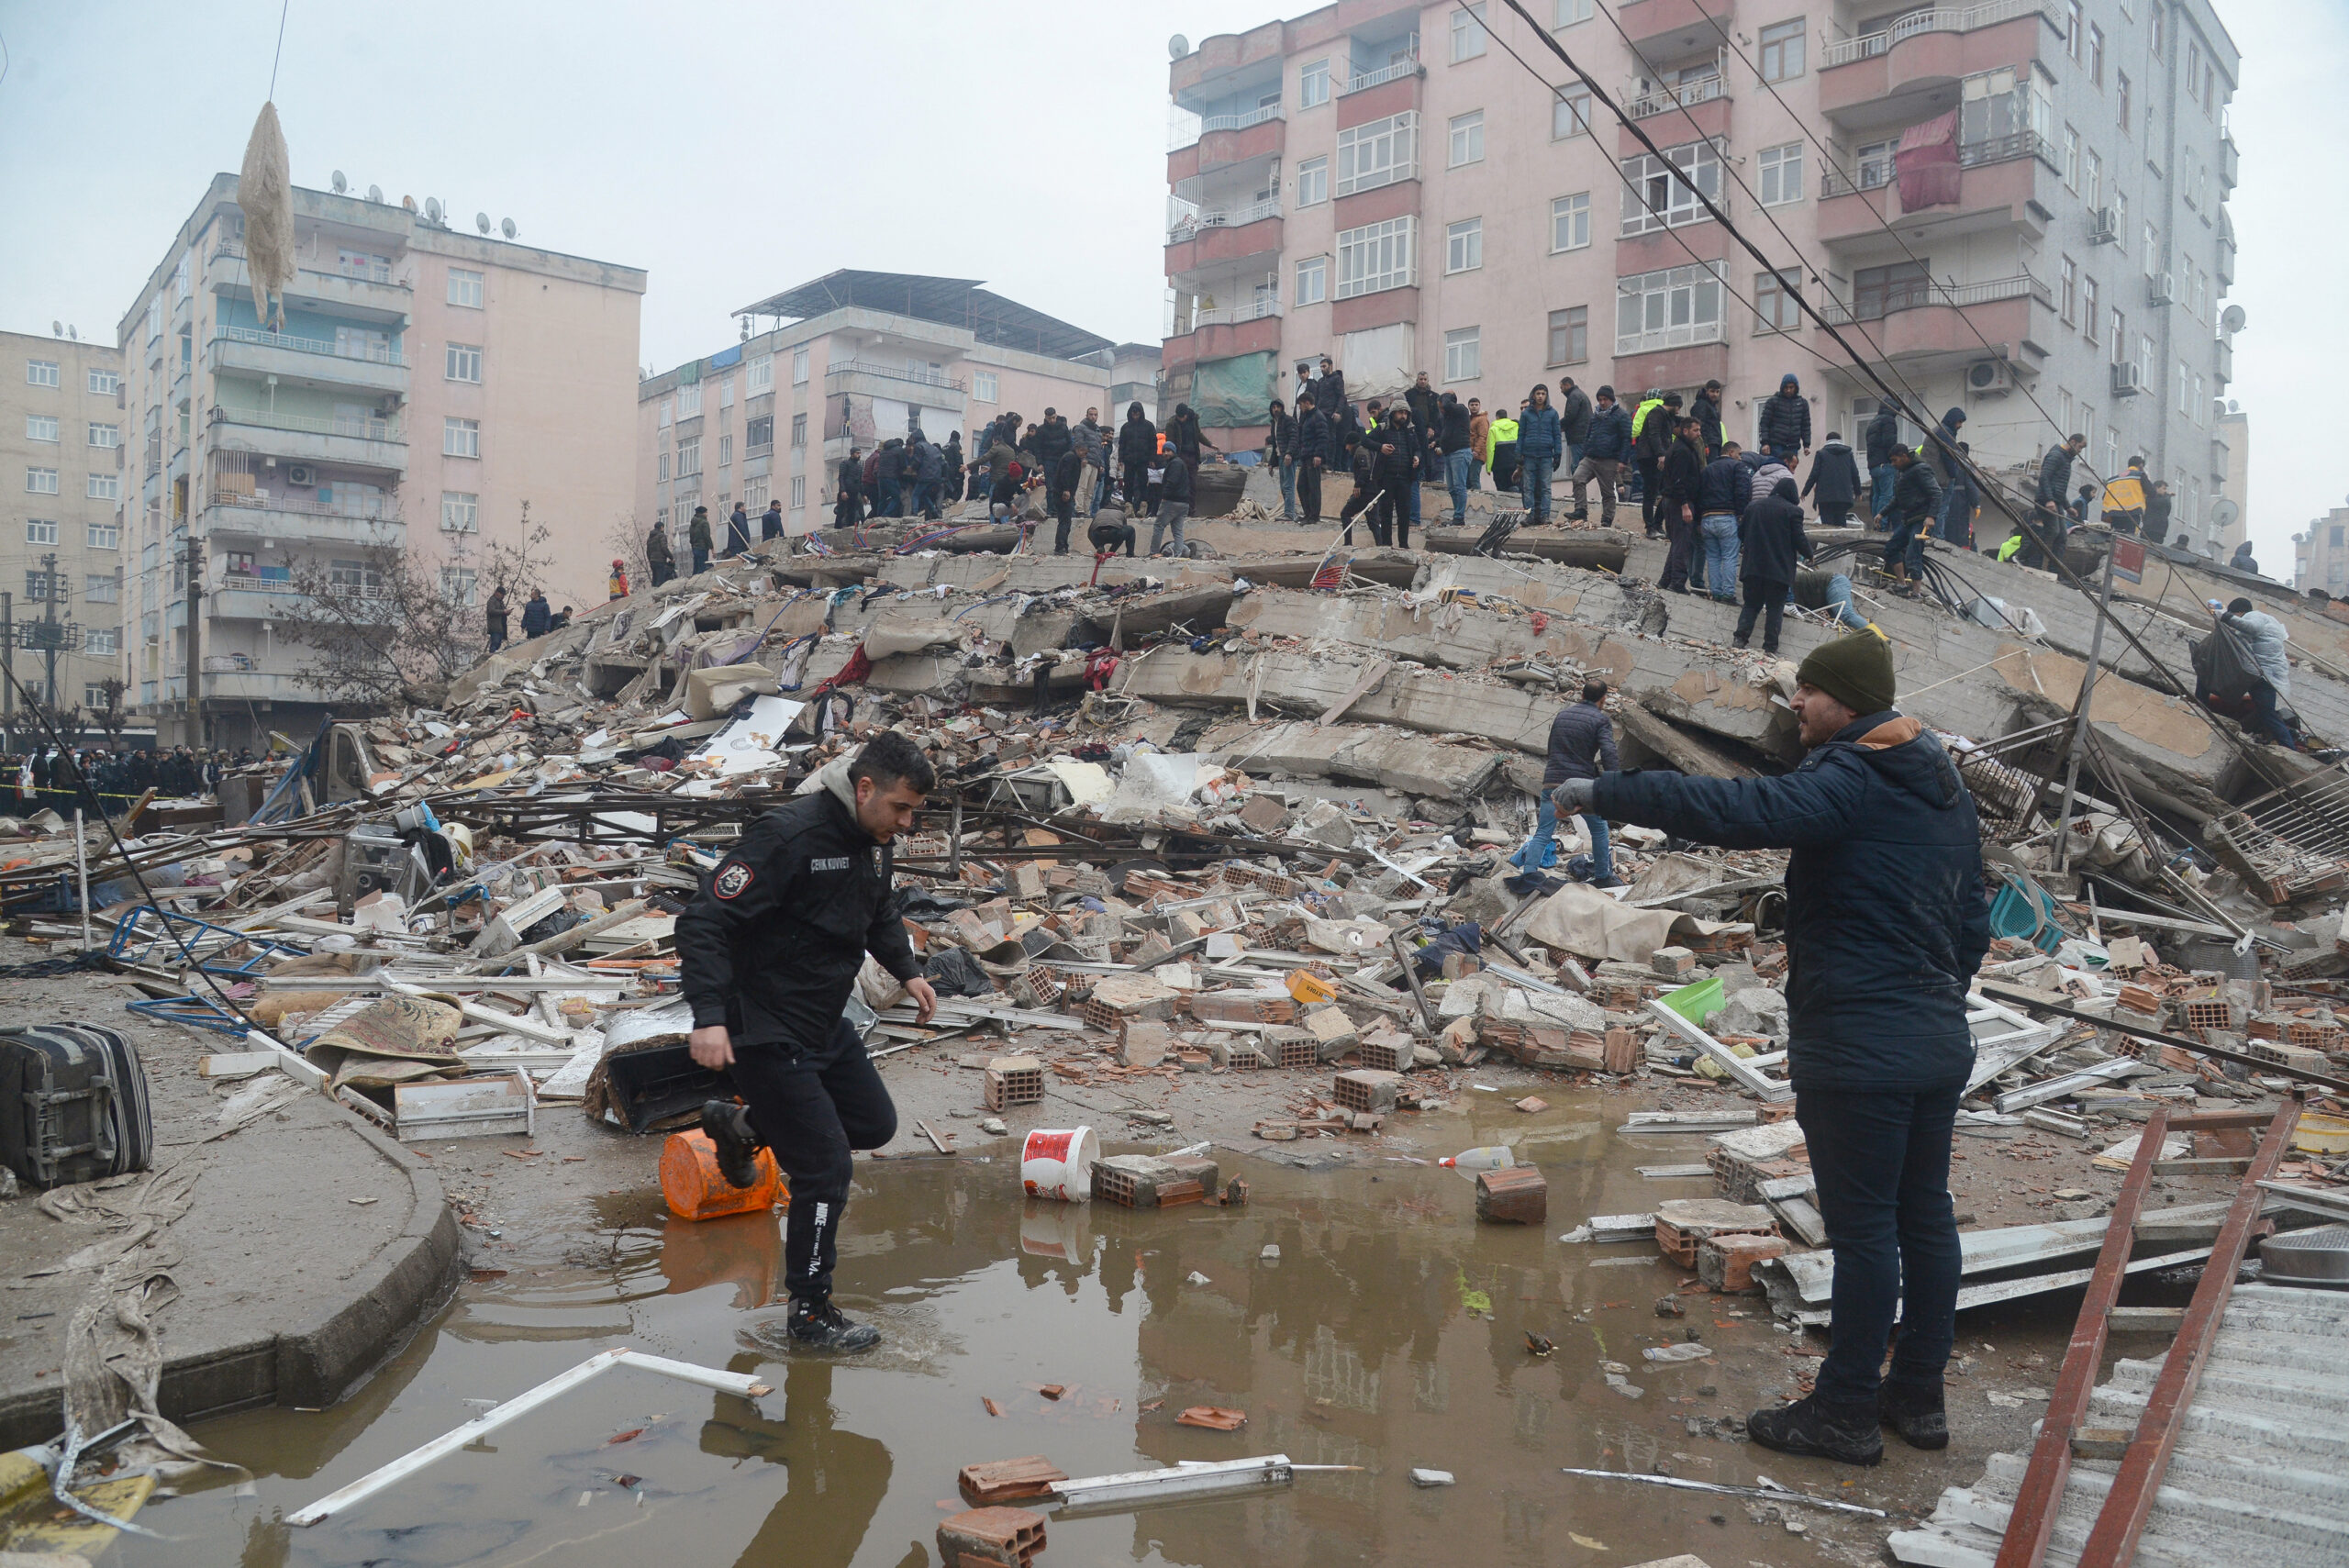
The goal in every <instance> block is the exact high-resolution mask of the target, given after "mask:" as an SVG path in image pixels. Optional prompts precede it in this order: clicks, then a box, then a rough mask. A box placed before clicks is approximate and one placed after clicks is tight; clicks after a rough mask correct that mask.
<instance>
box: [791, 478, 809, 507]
mask: <svg viewBox="0 0 2349 1568" xmlns="http://www.w3.org/2000/svg"><path fill="white" fill-rule="evenodd" d="M803 506H807V475H806V474H804V473H796V474H794V475H792V477H791V509H792V510H793V511H795V512H796V511H798V510H799V509H800V508H801V507H803Z"/></svg>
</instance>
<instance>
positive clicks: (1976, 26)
mask: <svg viewBox="0 0 2349 1568" xmlns="http://www.w3.org/2000/svg"><path fill="white" fill-rule="evenodd" d="M2055 11H2056V6H2055V0H1986V3H1985V4H1982V5H1978V6H1937V7H1935V8H1933V9H1932V10H1925V11H1914V12H1911V13H1909V15H1908V16H1905V17H1901V18H1900V19H1899V20H1898V21H1897V22H1895V23H1893V24H1892V25H1891V26H1890V27H1888V28H1881V29H1879V30H1877V31H1876V32H1872V33H1865V34H1862V35H1861V36H1860V37H1858V38H1850V39H1836V40H1835V41H1834V42H1832V43H1830V44H1829V45H1828V46H1827V47H1826V49H1825V50H1822V51H1821V54H1820V66H1819V106H1820V112H1822V113H1823V114H1825V115H1826V116H1827V117H1829V118H1831V119H1833V120H1835V121H1836V122H1837V123H1838V124H1840V125H1842V126H1844V127H1846V128H1850V129H1854V130H1865V129H1871V128H1877V127H1896V126H1905V125H1914V124H1916V123H1917V122H1918V121H1919V120H1922V119H1927V118H1930V117H1932V116H1934V115H1937V114H1943V113H1946V112H1947V111H1949V110H1950V109H1953V108H1954V107H1956V106H1957V95H1958V88H1959V84H1960V83H1962V82H1964V80H1965V78H1966V77H1968V76H1971V75H1974V74H1976V72H1983V71H1988V70H1992V69H1995V68H1997V67H1998V66H2013V65H2021V64H2022V63H2024V62H2025V61H2029V60H2031V59H2032V57H2033V56H2034V55H2035V54H2036V53H2037V52H2038V49H2039V43H2040V38H2039V25H2040V24H2039V18H2040V17H2046V18H2047V19H2048V20H2049V21H2050V22H2051V23H2053V22H2054V21H2055Z"/></svg>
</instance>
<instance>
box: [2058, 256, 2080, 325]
mask: <svg viewBox="0 0 2349 1568" xmlns="http://www.w3.org/2000/svg"><path fill="white" fill-rule="evenodd" d="M2062 277H2063V283H2062V285H2061V286H2060V287H2059V288H2058V289H2057V290H2056V300H2057V302H2058V304H2060V305H2061V306H2062V307H2063V315H2064V325H2065V326H2066V327H2069V326H2072V325H2074V324H2075V323H2076V322H2077V321H2078V320H2079V296H2080V264H2079V263H2078V262H2077V261H2073V260H2072V259H2071V258H2070V257H2069V256H2066V257H2065V258H2064V269H2063V272H2062Z"/></svg>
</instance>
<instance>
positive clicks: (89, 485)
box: [82, 473, 122, 501]
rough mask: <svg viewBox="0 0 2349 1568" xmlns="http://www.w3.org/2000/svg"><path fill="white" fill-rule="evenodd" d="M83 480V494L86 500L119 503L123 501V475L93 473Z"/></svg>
mask: <svg viewBox="0 0 2349 1568" xmlns="http://www.w3.org/2000/svg"><path fill="white" fill-rule="evenodd" d="M83 479H84V482H85V487H84V488H83V492H82V494H83V498H84V499H85V500H91V501H119V500H121V499H122V475H121V474H119V473H92V474H85V475H83Z"/></svg>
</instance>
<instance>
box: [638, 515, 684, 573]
mask: <svg viewBox="0 0 2349 1568" xmlns="http://www.w3.org/2000/svg"><path fill="white" fill-rule="evenodd" d="M644 565H645V569H646V570H647V571H648V572H650V573H651V574H652V585H653V586H654V587H656V588H658V587H659V586H661V584H663V583H666V582H667V581H668V580H669V579H670V578H672V577H674V576H675V575H676V574H677V557H676V552H675V551H674V550H672V549H671V548H670V546H669V524H668V520H667V519H666V518H663V519H662V520H661V521H660V522H657V523H655V524H653V525H652V526H651V528H648V529H646V530H645V534H644Z"/></svg>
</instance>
